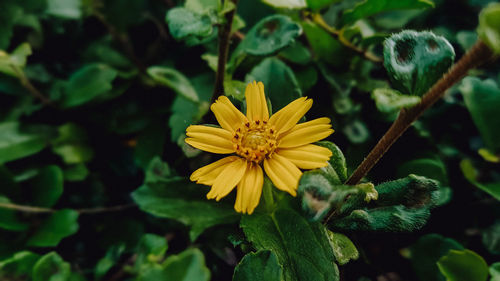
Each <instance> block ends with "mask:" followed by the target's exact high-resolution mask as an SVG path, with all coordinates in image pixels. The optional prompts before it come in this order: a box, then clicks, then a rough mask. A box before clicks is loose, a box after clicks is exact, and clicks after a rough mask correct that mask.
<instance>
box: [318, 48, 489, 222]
mask: <svg viewBox="0 0 500 281" xmlns="http://www.w3.org/2000/svg"><path fill="white" fill-rule="evenodd" d="M492 56H493V52H492V50H491V49H490V48H489V47H488V46H486V45H485V44H484V43H483V42H481V41H478V42H476V44H475V45H474V46H473V47H472V48H471V49H470V50H469V51H468V52H467V53H466V54H465V55H464V56H463V57H462V58H461V59H460V60H459V61H458V62H457V63H456V64H454V65H453V66H452V67H451V68H450V69H449V70H448V72H447V73H446V74H444V75H443V77H441V79H439V80H438V81H437V82H436V83H435V84H434V85H433V86H432V87H431V88H430V89H429V90H428V91H427V93H425V94H424V95H423V96H422V100H421V101H420V103H419V104H417V105H415V106H413V107H411V108H408V109H402V110H401V111H400V112H399V115H398V117H397V119H396V120H395V121H394V123H392V125H391V127H390V128H389V129H388V130H387V132H386V133H385V134H384V135H383V136H382V138H381V139H380V140H379V142H378V143H377V144H376V145H375V147H374V148H373V149H372V150H371V151H370V153H369V154H368V156H367V157H366V158H365V159H364V160H363V162H361V164H360V165H359V166H358V167H357V168H356V170H355V171H354V173H353V174H352V175H351V176H350V177H349V179H348V180H347V181H346V182H345V184H348V185H355V184H357V183H359V181H360V180H361V179H362V178H363V177H364V176H366V174H367V173H368V172H369V171H370V170H371V169H372V168H373V166H375V164H376V163H377V162H378V161H379V160H380V158H382V156H383V155H384V154H385V153H386V152H387V150H389V148H390V147H391V146H392V144H394V142H396V140H397V139H398V138H399V137H400V136H401V135H402V134H403V133H404V132H405V131H406V129H408V128H409V127H410V126H411V124H412V123H413V122H414V121H415V120H417V119H418V118H419V117H420V115H422V113H423V112H424V111H425V110H427V109H428V108H429V107H431V106H432V105H433V104H434V103H435V102H436V101H438V100H439V99H440V98H441V97H442V96H443V95H444V93H445V91H446V90H447V89H449V88H450V87H451V86H453V85H454V84H455V83H457V82H458V81H460V80H461V79H462V78H463V77H464V76H465V75H466V74H467V72H468V71H469V70H470V69H472V68H475V67H477V66H479V65H481V64H483V63H484V62H486V61H487V60H489V59H490V58H492ZM332 212H334V211H332ZM331 217H332V215H331V214H327V216H325V218H326V219H325V220H324V223H325V224H326V223H327V222H328V220H329V219H330V218H331Z"/></svg>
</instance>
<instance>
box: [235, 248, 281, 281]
mask: <svg viewBox="0 0 500 281" xmlns="http://www.w3.org/2000/svg"><path fill="white" fill-rule="evenodd" d="M254 280H266V281H282V280H283V268H282V267H281V266H280V264H279V263H278V257H277V256H276V254H275V253H274V252H272V251H267V250H262V251H258V252H256V253H248V254H246V255H245V256H244V257H243V259H242V260H241V261H240V263H239V264H238V265H237V266H236V268H235V269H234V275H233V281H254Z"/></svg>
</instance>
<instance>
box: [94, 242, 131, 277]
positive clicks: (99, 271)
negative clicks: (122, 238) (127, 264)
mask: <svg viewBox="0 0 500 281" xmlns="http://www.w3.org/2000/svg"><path fill="white" fill-rule="evenodd" d="M125 248H126V247H125V244H118V245H113V246H111V247H109V248H108V250H107V251H106V255H105V256H104V257H103V258H101V259H100V260H99V261H98V262H97V264H96V266H95V273H94V275H95V279H96V280H100V279H101V278H102V277H104V275H106V273H107V272H108V271H109V270H110V269H111V268H112V267H113V266H115V265H116V264H117V263H118V262H119V259H120V257H121V256H122V254H123V253H124V251H125Z"/></svg>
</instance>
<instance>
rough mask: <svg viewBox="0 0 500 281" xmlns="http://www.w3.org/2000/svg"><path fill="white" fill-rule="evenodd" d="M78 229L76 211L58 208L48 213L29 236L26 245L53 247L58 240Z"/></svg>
mask: <svg viewBox="0 0 500 281" xmlns="http://www.w3.org/2000/svg"><path fill="white" fill-rule="evenodd" d="M77 231H78V212H77V211H75V210H69V209H65V210H60V211H57V212H55V213H53V214H52V215H50V217H49V218H47V220H45V221H44V222H43V223H42V224H41V225H40V226H39V227H38V229H37V230H36V231H35V233H34V234H33V235H32V236H31V237H30V239H29V240H28V242H27V245H29V246H34V247H55V246H57V244H59V242H60V241H61V240H62V239H63V238H65V237H68V236H70V235H73V234H75V233H76V232H77Z"/></svg>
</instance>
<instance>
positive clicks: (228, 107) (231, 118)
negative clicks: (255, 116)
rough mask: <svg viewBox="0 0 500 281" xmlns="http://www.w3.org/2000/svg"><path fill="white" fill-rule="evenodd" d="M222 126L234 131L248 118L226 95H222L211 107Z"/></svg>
mask: <svg viewBox="0 0 500 281" xmlns="http://www.w3.org/2000/svg"><path fill="white" fill-rule="evenodd" d="M210 109H211V110H212V112H213V113H214V115H215V118H217V121H218V122H219V124H220V126H221V127H222V128H224V129H226V130H228V131H230V132H234V131H235V130H236V129H238V127H240V126H241V125H242V124H244V123H246V122H247V121H248V120H247V118H246V117H245V115H243V113H241V112H240V111H239V110H238V109H236V107H235V106H234V105H233V104H232V103H231V101H230V100H229V99H228V98H227V97H226V96H220V97H219V98H218V99H217V100H216V101H215V102H214V103H213V104H212V106H211V107H210Z"/></svg>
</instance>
